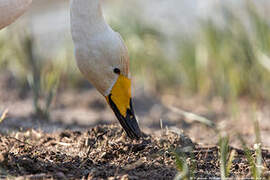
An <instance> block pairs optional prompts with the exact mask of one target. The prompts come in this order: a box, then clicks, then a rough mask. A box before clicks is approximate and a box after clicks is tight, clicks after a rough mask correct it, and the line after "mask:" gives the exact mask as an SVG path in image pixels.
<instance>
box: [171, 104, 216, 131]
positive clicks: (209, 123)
mask: <svg viewBox="0 0 270 180" xmlns="http://www.w3.org/2000/svg"><path fill="white" fill-rule="evenodd" d="M168 108H169V109H170V110H171V111H172V112H174V113H177V114H180V115H182V116H184V117H185V118H187V119H190V120H192V121H198V122H201V123H203V124H206V125H207V126H210V127H215V123H214V122H212V121H211V120H209V119H207V118H205V117H203V116H199V115H197V114H194V113H191V112H187V111H184V110H181V109H179V108H176V107H173V106H168Z"/></svg>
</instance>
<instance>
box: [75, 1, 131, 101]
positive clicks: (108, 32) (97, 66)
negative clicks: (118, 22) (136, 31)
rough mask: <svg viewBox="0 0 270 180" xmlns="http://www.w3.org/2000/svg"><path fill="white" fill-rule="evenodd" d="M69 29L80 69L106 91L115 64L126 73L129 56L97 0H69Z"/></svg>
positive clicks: (114, 80) (108, 90)
mask: <svg viewBox="0 0 270 180" xmlns="http://www.w3.org/2000/svg"><path fill="white" fill-rule="evenodd" d="M71 33H72V37H73V41H74V46H75V56H76V60H77V65H78V67H79V69H80V71H81V72H82V73H83V74H84V76H85V77H86V78H87V79H88V80H89V81H90V82H91V83H92V84H93V85H94V86H95V87H96V88H97V90H98V91H99V92H100V93H101V94H103V95H104V96H106V95H108V94H109V92H110V90H111V88H112V86H113V85H114V83H115V82H116V80H117V77H118V75H117V74H115V73H114V72H113V70H114V68H119V69H120V70H121V72H122V73H123V75H125V76H128V70H129V68H128V67H129V60H128V53H127V49H126V46H125V44H124V43H123V40H122V38H121V36H120V35H119V34H118V33H117V32H115V31H113V30H112V29H111V27H110V26H109V25H108V24H107V23H106V22H105V20H104V17H103V15H102V12H101V7H100V3H99V0H72V1H71Z"/></svg>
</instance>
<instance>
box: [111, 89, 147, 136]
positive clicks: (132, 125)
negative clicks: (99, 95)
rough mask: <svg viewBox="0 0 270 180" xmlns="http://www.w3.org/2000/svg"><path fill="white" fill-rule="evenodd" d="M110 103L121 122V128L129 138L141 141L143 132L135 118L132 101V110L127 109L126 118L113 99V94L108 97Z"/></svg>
mask: <svg viewBox="0 0 270 180" xmlns="http://www.w3.org/2000/svg"><path fill="white" fill-rule="evenodd" d="M108 102H109V104H110V106H111V108H112V110H113V112H114V114H115V116H116V117H117V119H118V121H119V122H120V124H121V126H122V127H123V129H124V130H125V132H126V133H127V135H128V137H129V138H131V139H140V138H141V137H142V132H141V130H140V128H139V125H138V122H137V120H136V117H135V113H134V110H133V107H132V100H131V99H130V109H127V112H126V117H124V116H123V115H122V114H121V113H120V111H119V109H118V108H117V106H116V105H115V103H114V102H113V101H112V99H111V94H110V95H109V97H108Z"/></svg>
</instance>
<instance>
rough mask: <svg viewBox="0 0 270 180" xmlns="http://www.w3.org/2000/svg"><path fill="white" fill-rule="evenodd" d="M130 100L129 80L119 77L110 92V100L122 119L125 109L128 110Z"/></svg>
mask: <svg viewBox="0 0 270 180" xmlns="http://www.w3.org/2000/svg"><path fill="white" fill-rule="evenodd" d="M130 98H131V80H130V79H129V78H127V77H125V76H123V75H119V77H118V79H117V81H116V83H115V84H114V86H113V88H112V91H111V100H112V101H113V102H114V104H115V105H116V106H117V108H118V110H119V112H120V113H121V115H122V116H124V117H126V113H127V109H130Z"/></svg>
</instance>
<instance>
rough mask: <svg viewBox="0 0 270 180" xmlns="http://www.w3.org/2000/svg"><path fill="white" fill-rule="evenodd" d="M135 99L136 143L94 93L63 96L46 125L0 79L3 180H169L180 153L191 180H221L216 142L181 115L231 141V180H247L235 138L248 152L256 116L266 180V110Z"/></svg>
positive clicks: (269, 161)
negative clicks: (191, 115) (195, 117)
mask: <svg viewBox="0 0 270 180" xmlns="http://www.w3.org/2000/svg"><path fill="white" fill-rule="evenodd" d="M7 84H8V86H7ZM134 92H135V95H134V96H135V99H134V104H135V111H136V114H137V116H138V117H139V122H140V126H141V128H142V130H143V131H144V132H145V133H146V134H148V136H147V137H145V138H144V139H141V140H139V141H131V140H130V139H128V138H127V137H126V136H125V134H124V132H123V131H122V129H121V127H119V126H118V123H117V120H116V119H115V117H114V116H113V114H112V112H111V110H110V109H109V108H108V106H107V105H106V103H105V101H104V99H103V97H101V96H100V95H99V94H98V93H97V92H96V91H95V90H94V89H90V88H88V89H82V90H70V89H69V90H64V89H62V90H60V91H59V92H58V94H57V96H56V98H55V100H54V103H53V106H52V108H51V116H50V120H49V121H46V120H42V119H40V118H38V117H36V116H33V115H32V112H33V108H32V99H31V94H30V93H28V92H22V91H20V90H18V87H16V85H13V84H12V79H9V78H5V77H1V78H0V97H1V99H0V111H2V110H4V109H6V108H7V109H8V110H9V113H8V117H7V118H6V119H5V120H4V121H3V122H2V123H1V124H0V178H14V177H17V178H30V179H46V178H48V179H49V178H55V179H81V178H84V179H87V178H89V179H106V178H110V179H173V178H174V177H175V175H176V174H177V172H178V171H177V168H176V165H175V156H174V153H175V152H177V153H179V152H183V153H184V154H185V156H186V157H187V160H186V161H187V163H188V164H189V165H191V164H195V167H194V176H195V177H196V178H200V177H201V178H210V177H211V178H214V177H215V178H218V177H220V170H219V161H218V159H219V157H218V151H219V149H218V147H217V146H216V144H217V142H218V137H219V136H218V134H217V133H216V132H215V131H214V130H213V129H212V128H209V127H207V126H206V125H204V124H201V123H198V122H197V121H194V120H193V119H192V118H189V117H187V116H184V115H183V114H182V113H180V112H182V110H185V111H188V112H192V113H195V114H198V115H200V116H203V117H206V118H208V119H210V120H212V121H213V123H215V124H216V126H217V127H218V128H219V129H220V130H221V133H225V132H226V133H227V134H229V135H230V145H231V148H230V150H235V152H236V156H235V158H234V160H233V165H232V168H231V171H230V176H231V177H234V178H236V177H237V178H239V177H245V178H249V177H251V172H250V168H249V166H248V162H247V159H246V158H245V156H244V152H243V150H241V149H240V148H241V145H240V142H239V139H238V138H237V136H236V135H237V133H240V134H241V135H242V136H243V137H244V139H245V140H246V142H247V144H248V146H249V147H253V144H254V143H255V135H254V130H253V123H252V118H251V117H252V115H253V114H254V113H255V114H256V117H258V120H259V122H260V130H261V136H262V145H263V149H264V150H263V153H262V156H263V165H264V173H265V174H264V175H265V176H266V177H269V174H270V153H269V147H270V123H269V122H270V112H269V105H268V104H264V103H262V104H260V105H259V107H258V108H257V110H256V112H251V111H250V109H251V108H250V106H251V105H250V103H249V102H248V101H247V100H245V101H241V102H238V103H237V104H238V107H236V109H237V113H234V114H233V115H232V113H231V111H232V107H228V105H226V104H223V103H222V101H221V100H220V99H218V98H217V99H214V100H212V101H210V102H207V103H206V102H205V101H204V100H201V99H200V98H197V97H193V98H185V97H179V98H177V99H176V98H175V97H174V96H170V95H164V96H160V97H156V96H152V95H150V94H147V93H145V92H143V91H142V90H141V89H140V88H138V89H135V91H134ZM171 106H173V107H175V108H176V109H178V110H175V109H170V108H169V107H171ZM234 108H235V107H234ZM184 134H185V135H184ZM190 148H192V150H190ZM187 149H189V151H186V150H187Z"/></svg>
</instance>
